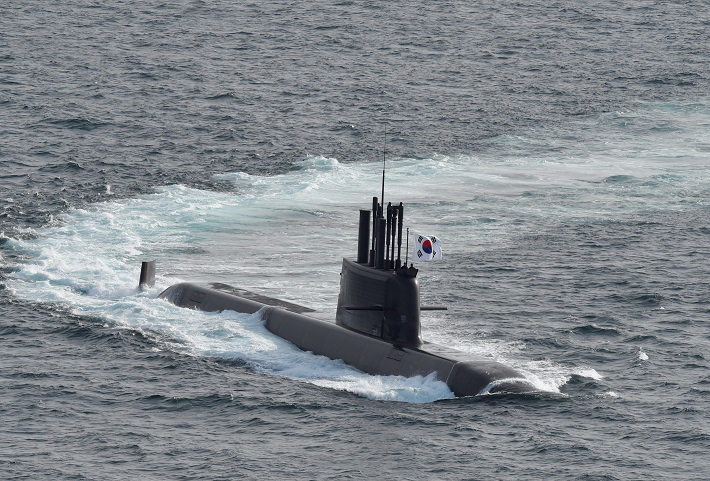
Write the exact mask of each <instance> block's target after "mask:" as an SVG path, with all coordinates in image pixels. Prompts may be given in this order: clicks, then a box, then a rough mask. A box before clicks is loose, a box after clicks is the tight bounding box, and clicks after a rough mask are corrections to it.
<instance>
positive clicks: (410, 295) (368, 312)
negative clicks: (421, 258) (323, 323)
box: [335, 197, 422, 348]
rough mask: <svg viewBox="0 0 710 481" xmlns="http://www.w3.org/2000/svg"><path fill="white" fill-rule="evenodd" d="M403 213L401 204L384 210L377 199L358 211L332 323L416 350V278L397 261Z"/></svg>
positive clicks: (412, 270) (418, 330) (418, 337)
mask: <svg viewBox="0 0 710 481" xmlns="http://www.w3.org/2000/svg"><path fill="white" fill-rule="evenodd" d="M371 214H372V236H370V225H371V224H370V216H371ZM403 214H404V207H403V205H402V203H401V202H400V203H399V205H395V206H393V205H392V204H391V203H389V204H387V207H386V208H385V207H384V206H383V205H381V204H380V203H378V199H377V197H373V199H372V210H367V209H364V210H360V223H359V230H358V254H357V260H356V261H352V260H350V259H347V258H344V259H343V268H342V271H341V273H340V294H339V296H338V310H337V313H336V316H335V322H336V324H338V325H339V326H342V327H345V328H348V329H351V330H354V331H357V332H361V333H363V334H368V335H370V336H373V337H377V338H380V339H382V340H384V341H387V342H391V343H392V344H394V345H396V346H401V347H414V348H416V347H419V346H421V344H422V338H421V325H420V321H419V313H420V307H419V281H418V280H417V269H416V268H414V267H413V266H410V267H407V266H406V265H404V266H403V265H402V261H401V254H402V225H403ZM395 241H396V242H395ZM395 244H396V247H397V256H396V258H395ZM405 264H406V263H405Z"/></svg>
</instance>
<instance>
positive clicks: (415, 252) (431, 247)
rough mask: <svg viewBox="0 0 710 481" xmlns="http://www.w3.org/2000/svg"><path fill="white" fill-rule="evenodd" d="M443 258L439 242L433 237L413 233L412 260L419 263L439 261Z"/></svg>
mask: <svg viewBox="0 0 710 481" xmlns="http://www.w3.org/2000/svg"><path fill="white" fill-rule="evenodd" d="M443 258H444V252H443V251H442V250H441V241H440V240H439V239H438V238H436V237H434V236H425V235H421V234H419V233H418V232H414V243H413V248H412V259H414V260H415V261H416V260H420V261H440V260H442V259H443Z"/></svg>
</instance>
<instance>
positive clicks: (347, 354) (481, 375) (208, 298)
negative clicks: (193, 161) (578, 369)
mask: <svg viewBox="0 0 710 481" xmlns="http://www.w3.org/2000/svg"><path fill="white" fill-rule="evenodd" d="M247 296H248V297H247ZM158 297H159V298H162V299H165V300H167V301H169V302H171V303H173V304H176V305H178V306H181V307H186V308H192V309H199V310H203V311H226V310H229V311H235V312H242V313H247V314H252V313H255V312H258V311H261V316H262V318H263V320H264V325H265V326H266V328H267V329H268V330H269V331H270V332H272V333H273V334H275V335H277V336H279V337H281V338H283V339H286V340H287V341H290V342H291V343H293V344H294V345H295V346H296V347H298V348H299V349H302V350H304V351H311V352H313V353H314V354H319V355H322V356H326V357H328V358H330V359H341V360H343V361H344V362H345V363H347V364H349V365H351V366H353V367H355V368H357V369H359V370H361V371H363V372H366V373H368V374H374V375H398V376H405V377H411V376H416V375H420V376H427V375H429V374H431V373H434V374H435V375H436V377H437V378H438V379H439V380H441V381H443V382H445V383H446V385H447V386H448V387H449V389H451V391H453V393H454V394H455V395H456V396H475V395H478V394H483V393H496V392H513V393H519V392H529V391H533V390H534V389H533V388H532V386H531V385H530V383H529V382H528V381H527V380H525V378H524V377H523V376H522V375H521V374H520V373H519V372H517V371H516V370H514V369H512V368H510V367H508V366H506V365H504V364H501V363H499V362H495V361H492V360H489V359H485V358H482V357H478V356H473V355H470V354H466V353H463V352H460V351H456V350H453V349H449V348H446V347H444V346H440V345H437V344H434V343H429V342H423V343H422V344H421V346H419V347H407V346H403V345H397V344H396V343H392V342H388V341H386V340H383V339H381V338H377V337H374V336H371V335H366V334H363V333H361V332H357V331H354V330H351V329H347V328H344V327H341V326H338V325H337V324H336V323H334V322H329V321H326V320H323V319H318V318H316V317H313V316H314V315H317V313H315V311H312V310H310V309H308V308H305V307H302V306H298V305H296V304H291V303H287V302H284V301H281V300H278V299H272V298H268V297H265V296H260V295H258V294H253V293H250V292H249V291H246V290H243V289H238V288H234V287H231V286H228V285H225V284H218V283H213V284H209V285H200V284H193V283H180V284H175V285H173V286H171V287H169V288H167V289H166V290H165V291H163V292H162V293H161V294H160V295H159V296H158Z"/></svg>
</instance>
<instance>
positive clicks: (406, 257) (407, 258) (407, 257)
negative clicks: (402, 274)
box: [404, 227, 409, 267]
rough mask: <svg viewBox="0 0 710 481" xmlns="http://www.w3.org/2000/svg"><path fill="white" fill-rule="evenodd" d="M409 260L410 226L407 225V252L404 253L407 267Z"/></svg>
mask: <svg viewBox="0 0 710 481" xmlns="http://www.w3.org/2000/svg"><path fill="white" fill-rule="evenodd" d="M408 262H409V227H407V253H406V254H405V255H404V267H407V263H408Z"/></svg>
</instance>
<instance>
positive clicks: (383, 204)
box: [380, 126, 387, 209]
mask: <svg viewBox="0 0 710 481" xmlns="http://www.w3.org/2000/svg"><path fill="white" fill-rule="evenodd" d="M386 156H387V126H385V146H384V148H383V149H382V197H380V201H381V202H382V208H383V209H384V206H385V159H386Z"/></svg>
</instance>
